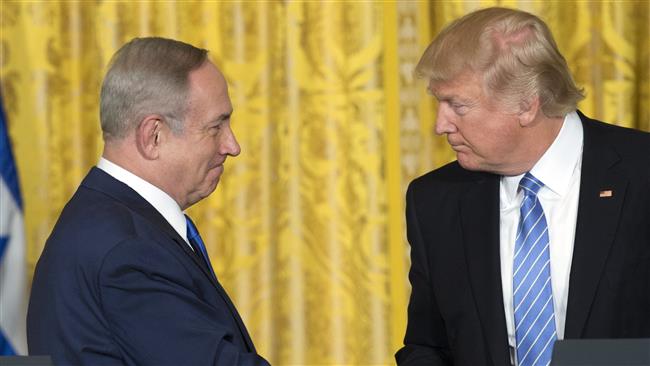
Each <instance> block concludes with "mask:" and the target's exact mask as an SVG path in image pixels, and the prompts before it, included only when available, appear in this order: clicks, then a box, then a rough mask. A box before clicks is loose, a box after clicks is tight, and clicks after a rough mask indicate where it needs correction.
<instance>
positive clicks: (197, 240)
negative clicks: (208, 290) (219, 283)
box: [185, 215, 217, 278]
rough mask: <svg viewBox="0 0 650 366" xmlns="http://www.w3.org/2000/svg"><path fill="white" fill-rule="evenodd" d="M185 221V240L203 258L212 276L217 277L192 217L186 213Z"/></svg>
mask: <svg viewBox="0 0 650 366" xmlns="http://www.w3.org/2000/svg"><path fill="white" fill-rule="evenodd" d="M185 222H186V223H187V240H188V241H189V242H190V245H191V246H192V248H194V252H196V254H198V255H199V257H200V258H201V259H203V261H204V262H205V264H206V265H207V267H208V268H209V269H210V272H211V273H212V275H213V276H214V278H217V276H216V275H215V273H214V270H213V269H212V265H211V264H210V257H209V256H208V251H207V250H206V249H205V244H203V239H201V235H199V230H198V229H197V228H196V226H195V225H194V222H193V221H192V219H190V217H189V216H187V215H185Z"/></svg>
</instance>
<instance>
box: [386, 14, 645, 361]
mask: <svg viewBox="0 0 650 366" xmlns="http://www.w3.org/2000/svg"><path fill="white" fill-rule="evenodd" d="M416 72H417V73H418V74H419V75H420V76H421V77H423V78H425V79H426V80H427V81H428V89H429V91H430V92H431V94H433V96H434V97H435V98H436V99H437V100H438V112H437V120H436V127H435V132H436V133H437V134H439V135H446V137H447V141H448V142H449V144H450V145H451V148H452V149H453V150H454V151H455V152H456V156H457V161H454V162H452V163H450V164H448V165H446V166H444V167H442V168H440V169H437V170H435V171H433V172H430V173H428V174H426V175H424V176H422V177H420V178H417V179H416V180H414V181H413V182H412V183H411V184H410V186H409V189H408V193H407V203H406V204H407V209H406V215H407V228H408V230H407V231H408V239H409V242H410V245H411V270H410V273H409V279H410V281H411V285H412V293H411V299H410V303H409V307H408V326H407V330H406V337H405V339H404V347H403V348H402V349H401V350H399V352H397V354H396V359H397V363H398V364H399V365H472V366H473V365H494V366H497V365H519V366H529V365H548V364H549V362H550V359H551V353H552V348H553V344H554V342H555V341H556V340H558V339H563V338H643V337H650V307H649V306H650V134H647V133H644V132H640V131H635V130H631V129H625V128H621V127H617V126H614V125H609V124H605V123H602V122H599V121H595V120H592V119H590V118H588V117H586V116H585V115H583V114H582V113H581V112H579V111H577V103H578V101H580V100H581V99H582V98H583V96H582V92H581V90H580V89H579V88H578V87H577V86H576V85H575V83H574V81H573V79H572V77H571V73H570V71H569V68H568V66H567V64H566V61H565V59H564V58H563V57H562V55H561V54H560V52H559V50H558V48H557V46H556V44H555V41H554V40H553V37H552V35H551V32H550V31H549V29H548V27H547V26H546V24H545V23H544V22H543V21H542V20H540V19H539V18H538V17H536V16H534V15H532V14H529V13H526V12H523V11H518V10H512V9H504V8H488V9H482V10H478V11H475V12H473V13H470V14H468V15H466V16H464V17H462V18H460V19H458V20H456V21H454V22H453V23H451V24H450V25H448V26H447V27H446V28H445V29H443V30H442V32H440V34H439V35H438V36H437V37H436V38H435V40H434V41H433V42H432V43H431V45H429V47H428V48H427V50H426V51H425V53H424V55H423V56H422V58H421V59H420V62H419V64H418V65H417V68H416Z"/></svg>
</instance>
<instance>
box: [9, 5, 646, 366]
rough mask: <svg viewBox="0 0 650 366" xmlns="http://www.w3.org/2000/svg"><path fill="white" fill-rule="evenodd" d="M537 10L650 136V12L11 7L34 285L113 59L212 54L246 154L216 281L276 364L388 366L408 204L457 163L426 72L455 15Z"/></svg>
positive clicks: (207, 235)
mask: <svg viewBox="0 0 650 366" xmlns="http://www.w3.org/2000/svg"><path fill="white" fill-rule="evenodd" d="M496 4H498V5H502V6H509V7H517V8H520V9H524V10H528V11H531V12H533V13H536V14H538V15H540V16H541V17H542V18H544V19H545V20H546V21H547V22H548V23H549V26H550V27H551V29H552V30H553V32H554V34H555V35H556V38H557V41H558V44H559V46H560V48H561V50H562V51H563V53H564V54H565V56H566V58H567V60H568V62H569V64H570V65H571V67H572V69H573V71H574V73H575V76H576V79H577V81H578V83H579V84H581V85H582V86H584V87H585V90H586V92H587V99H586V100H585V101H584V102H582V104H581V109H582V110H583V111H584V112H585V113H587V114H588V115H590V116H592V117H596V118H600V119H603V120H606V121H610V122H617V123H620V124H622V125H626V126H632V127H637V128H640V129H644V130H650V12H649V5H648V2H647V1H646V0H642V1H593V2H590V1H575V2H570V1H563V2H559V1H557V2H556V1H553V2H544V1H534V2H530V1H526V2H524V1H471V2H461V1H432V2H426V1H399V2H392V1H326V2H325V1H323V2H317V1H309V2H308V1H304V2H301V1H242V2H236V1H195V2H191V1H182V2H181V1H178V2H174V1H124V2H122V1H12V0H2V2H0V26H1V28H0V45H1V47H2V48H1V59H0V65H1V67H2V69H1V72H0V76H1V78H2V94H3V98H4V103H5V108H6V112H7V115H8V121H9V124H10V125H9V132H10V136H11V138H12V140H13V147H14V153H15V156H16V159H17V161H18V169H19V173H20V179H21V183H22V184H21V185H22V192H23V196H24V202H25V214H26V235H27V240H28V264H29V265H28V269H29V273H27V274H26V275H27V276H31V273H32V271H33V268H34V265H35V262H36V260H37V259H38V256H39V255H40V252H41V250H42V247H43V244H44V241H45V239H46V237H47V235H48V234H49V231H50V230H51V228H52V226H53V224H54V222H55V220H56V218H57V216H58V214H59V212H60V210H61V208H62V207H63V205H64V204H65V202H66V201H67V200H68V199H69V198H70V196H71V194H72V193H73V192H74V190H75V189H76V187H77V185H78V184H79V182H80V180H81V179H82V178H83V176H84V175H85V173H86V172H87V171H88V169H89V168H90V167H91V166H92V165H94V164H95V163H96V162H97V159H98V157H99V155H100V153H101V150H102V142H101V136H100V133H99V122H98V94H99V85H100V82H101V78H102V76H103V74H104V72H105V67H106V63H107V62H108V60H109V58H110V56H111V55H112V54H113V52H115V50H116V49H117V48H118V47H119V46H120V45H121V44H123V43H124V42H126V41H128V40H129V39H130V38H132V37H135V36H145V35H159V36H164V37H171V38H177V39H180V40H183V41H187V42H190V43H193V44H196V45H198V46H202V47H205V48H207V49H209V50H210V51H211V57H212V59H213V60H214V61H215V63H216V64H217V65H219V66H220V68H221V69H222V70H223V72H224V73H225V75H226V77H227V79H228V81H229V83H230V92H231V97H232V100H233V105H234V107H235V113H234V115H233V128H234V130H235V133H236V134H237V135H238V137H239V140H240V143H241V145H242V151H243V152H242V154H241V155H240V156H239V157H237V158H236V159H233V160H231V161H230V163H229V167H228V170H227V172H226V175H225V176H224V178H223V179H222V181H221V184H220V186H219V188H218V189H217V191H216V192H215V193H214V194H213V195H212V196H211V197H209V198H208V199H206V200H204V201H203V202H201V203H200V204H198V205H196V206H195V207H193V208H192V209H191V214H192V215H193V217H195V218H196V221H197V225H198V226H199V227H200V229H201V232H202V235H203V237H204V239H205V241H206V243H207V244H208V246H209V251H210V254H211V257H212V258H213V262H214V263H213V264H214V266H215V269H216V272H217V274H218V276H219V278H220V280H221V282H222V283H223V284H224V287H225V288H227V289H228V291H229V293H230V294H231V296H232V298H233V300H234V302H235V303H236V305H237V307H238V308H239V310H240V312H241V313H242V316H243V318H244V320H245V322H246V324H247V326H248V328H249V330H250V331H251V334H252V336H253V339H254V341H255V343H256V345H257V348H258V351H259V352H260V353H261V354H263V355H264V356H265V357H266V358H268V359H269V360H270V361H271V362H272V363H273V364H277V365H288V364H292V365H303V364H321V365H329V364H355V365H366V364H390V363H393V361H392V360H393V358H392V354H393V353H394V351H395V350H396V349H397V348H398V347H399V344H400V343H401V339H402V337H403V332H404V327H405V323H406V304H407V299H408V292H409V287H408V282H407V278H406V274H407V270H408V256H407V253H408V246H407V244H406V241H405V239H404V220H403V209H404V205H403V194H404V190H405V187H406V185H407V184H408V182H409V181H410V180H411V179H412V178H413V177H415V176H417V175H419V174H422V173H423V172H425V171H427V170H430V169H432V168H434V167H437V166H440V165H441V164H443V163H445V162H447V161H450V160H451V159H452V158H453V155H452V152H451V151H450V150H449V149H448V148H447V147H446V143H445V141H444V139H441V138H439V137H434V136H433V134H432V130H433V123H434V116H435V114H434V108H435V107H434V104H433V102H432V100H431V98H430V97H427V96H426V93H425V92H424V84H423V83H421V82H418V81H416V80H414V79H413V77H412V70H413V66H414V65H415V63H416V62H417V60H418V58H419V56H420V54H421V53H422V51H423V50H424V47H425V46H426V45H427V44H428V43H429V42H430V40H431V39H432V36H433V34H435V33H436V32H437V31H439V30H440V28H441V27H442V26H443V25H445V24H446V23H448V22H449V21H450V20H451V19H454V18H456V17H458V16H461V15H463V14H465V13H467V12H469V11H471V10H473V9H476V8H478V7H483V6H489V5H496Z"/></svg>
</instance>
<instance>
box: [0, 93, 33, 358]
mask: <svg viewBox="0 0 650 366" xmlns="http://www.w3.org/2000/svg"><path fill="white" fill-rule="evenodd" d="M5 187H6V188H5ZM0 188H2V189H3V192H7V191H8V194H7V195H8V196H9V197H5V193H3V197H1V198H0V199H2V205H0V209H1V210H2V212H0V217H2V219H3V220H2V221H0V223H1V226H2V227H1V228H0V229H1V230H2V232H0V234H1V235H2V236H0V270H1V271H2V273H5V274H7V276H6V277H4V278H0V286H1V287H2V291H3V293H8V294H10V295H7V296H3V298H0V309H2V312H1V313H0V355H15V354H17V353H21V354H24V353H26V352H27V348H26V344H25V324H24V323H25V311H26V309H25V308H24V304H25V301H26V298H27V288H26V285H25V279H24V275H25V271H24V266H25V258H24V245H25V243H24V241H23V240H24V232H23V227H22V224H21V225H15V223H16V220H19V222H20V223H22V218H21V216H22V211H23V201H22V198H21V196H20V187H19V185H18V174H17V171H16V165H15V162H14V156H13V153H12V151H11V144H10V141H9V133H8V130H7V119H6V116H5V113H4V109H3V106H2V98H1V97H0ZM11 201H13V204H11ZM17 226H19V227H17ZM7 230H8V231H7ZM10 246H12V247H10ZM5 291H7V292H5Z"/></svg>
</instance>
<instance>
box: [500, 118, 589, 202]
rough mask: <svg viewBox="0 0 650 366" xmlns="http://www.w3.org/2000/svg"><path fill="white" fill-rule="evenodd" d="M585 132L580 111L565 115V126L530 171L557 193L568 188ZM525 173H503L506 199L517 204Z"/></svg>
mask: <svg viewBox="0 0 650 366" xmlns="http://www.w3.org/2000/svg"><path fill="white" fill-rule="evenodd" d="M583 139H584V132H583V130H582V121H580V117H579V116H578V114H577V113H576V112H575V111H574V112H570V113H568V114H567V115H566V116H565V117H564V122H563V123H562V128H561V129H560V132H559V133H558V135H557V137H556V138H555V140H554V141H553V143H552V144H551V146H550V147H549V148H548V149H547V150H546V152H545V153H544V155H542V157H541V158H540V159H539V160H538V161H537V163H535V165H534V166H533V168H532V169H531V170H530V173H531V174H532V175H533V176H535V178H537V179H539V180H540V181H542V183H544V186H545V187H546V188H548V189H550V190H551V191H552V192H553V193H555V194H556V195H558V196H564V195H566V194H567V192H568V191H569V186H570V183H571V177H572V176H573V172H574V170H575V168H576V165H577V164H578V162H579V161H581V156H582V144H583ZM523 175H524V174H520V175H516V176H504V177H502V178H501V184H502V186H503V188H504V190H503V191H504V193H505V194H506V197H504V198H506V202H509V203H514V202H515V198H516V196H517V189H518V188H519V181H520V180H521V178H522V177H523Z"/></svg>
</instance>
